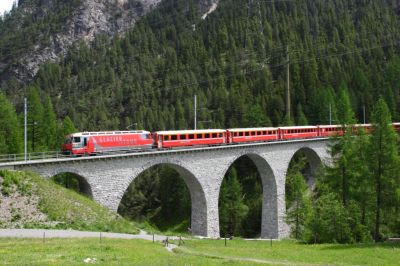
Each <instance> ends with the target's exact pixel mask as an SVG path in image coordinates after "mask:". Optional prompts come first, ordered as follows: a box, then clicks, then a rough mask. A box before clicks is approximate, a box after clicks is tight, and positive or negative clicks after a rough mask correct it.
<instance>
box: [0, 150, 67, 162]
mask: <svg viewBox="0 0 400 266" xmlns="http://www.w3.org/2000/svg"><path fill="white" fill-rule="evenodd" d="M69 157H71V156H70V155H65V154H62V152H61V151H46V152H31V153H28V154H27V155H26V160H27V161H33V160H45V159H57V158H69ZM18 161H25V154H24V153H19V154H0V163H9V162H18Z"/></svg>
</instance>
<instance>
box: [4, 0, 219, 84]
mask: <svg viewBox="0 0 400 266" xmlns="http://www.w3.org/2000/svg"><path fill="white" fill-rule="evenodd" d="M161 1H162V0H72V1H60V0H45V1H38V0H23V1H19V6H18V8H16V9H14V10H12V11H11V12H10V14H8V15H7V16H5V18H3V20H4V21H3V22H2V25H1V26H0V36H1V37H0V47H2V46H3V47H4V46H6V47H4V48H5V49H2V51H1V52H0V81H4V80H8V79H10V78H12V77H13V76H15V78H16V79H17V80H18V81H22V82H27V81H30V80H32V79H33V78H34V76H35V75H36V73H37V72H38V70H39V66H40V65H41V64H42V63H44V62H47V61H49V60H50V61H56V60H57V59H58V58H60V57H61V56H65V55H66V53H67V51H68V48H69V47H71V45H73V44H76V43H78V42H81V41H83V42H85V43H89V42H91V41H93V40H94V38H95V36H96V35H100V34H101V35H106V36H109V37H112V36H115V35H116V34H123V33H124V32H126V31H127V30H128V29H129V28H131V27H133V26H134V25H135V22H136V21H137V20H139V19H140V18H141V17H142V16H143V15H145V14H146V13H147V12H149V11H150V10H152V9H154V8H156V7H157V6H158V5H159V4H160V2H161ZM216 2H218V0H201V1H199V6H200V8H201V10H204V12H206V11H207V10H208V9H209V7H210V6H214V7H215V6H216V4H215V3H216ZM16 31H18V32H19V33H21V34H15V32H16ZM15 42H18V44H17V46H20V48H21V49H18V51H17V53H16V54H15V53H12V54H10V53H7V51H10V50H11V49H10V48H11V47H9V46H10V45H15ZM4 44H5V45H4ZM7 48H8V49H7Z"/></svg>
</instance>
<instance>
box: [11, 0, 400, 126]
mask: <svg viewBox="0 0 400 266" xmlns="http://www.w3.org/2000/svg"><path fill="white" fill-rule="evenodd" d="M199 3H207V4H212V3H215V1H199V0H198V1H195V0H192V1H182V0H165V1H162V2H161V3H160V4H159V5H158V8H157V9H155V10H153V11H151V12H149V13H148V14H147V15H146V16H145V17H143V19H142V20H140V22H139V23H137V24H136V26H135V27H134V28H133V29H130V30H129V31H128V32H126V34H125V35H124V36H117V37H115V38H113V39H111V40H110V39H109V38H103V37H102V36H99V37H98V38H95V39H94V41H93V42H92V43H91V45H90V46H86V45H77V46H75V47H74V48H72V49H70V50H69V51H68V53H67V55H66V56H65V57H64V58H63V59H62V61H61V62H60V63H56V64H54V63H49V64H46V65H44V66H43V67H42V68H41V70H40V71H39V72H38V75H37V76H36V77H35V81H34V83H31V84H30V85H33V86H37V87H38V88H40V90H41V91H42V97H44V95H46V94H48V95H50V96H51V99H52V101H53V105H54V106H55V109H56V113H57V116H58V117H61V118H62V117H65V116H66V115H69V116H70V117H71V118H72V120H73V121H74V123H75V124H76V125H77V127H78V128H79V129H81V130H100V129H101V130H104V129H118V128H119V129H122V128H126V127H127V126H131V125H132V124H135V125H137V126H138V127H141V128H146V129H149V130H157V129H184V128H192V127H193V124H192V121H193V111H192V110H193V105H194V102H193V96H194V94H197V96H198V97H197V98H198V101H199V106H200V107H199V108H200V109H199V113H198V115H199V119H198V120H199V121H200V122H199V125H198V126H199V127H236V126H259V125H270V124H273V125H279V124H288V123H289V124H290V123H293V122H298V121H299V119H298V118H299V117H304V115H305V117H306V118H307V119H308V123H311V124H322V123H329V106H331V109H332V112H333V114H332V118H333V120H335V116H336V115H335V112H336V94H337V91H338V90H339V89H340V88H346V89H348V90H349V91H350V94H351V95H352V101H353V102H352V104H353V108H354V110H355V111H356V112H357V115H358V118H359V119H360V120H361V119H362V117H363V114H362V110H363V106H366V107H367V113H366V118H367V121H368V119H369V112H370V109H369V107H370V106H372V105H373V103H374V101H375V99H377V98H379V96H380V95H382V96H383V97H384V98H385V99H386V100H387V101H388V103H389V105H390V108H391V112H392V114H393V117H394V118H395V119H397V118H398V117H399V113H398V110H399V104H400V96H399V91H400V85H399V84H400V82H399V80H398V78H397V77H398V74H400V70H399V59H398V55H399V43H398V39H399V36H400V23H399V16H398V15H397V13H396V12H397V8H398V6H397V5H396V4H395V2H393V1H391V0H383V1H377V0H369V1H356V0H352V1H345V0H339V1H333V0H329V1H322V0H318V1H311V0H302V1H276V2H268V1H264V2H263V1H261V2H257V1H250V2H249V1H245V0H240V1H232V0H225V1H220V2H219V4H218V8H217V9H216V10H215V11H214V12H212V13H211V14H210V15H208V16H207V18H206V19H204V20H203V19H201V16H203V15H204V13H205V12H206V10H207V9H203V10H202V9H201V8H199ZM209 6H210V5H209ZM287 47H288V48H289V57H290V62H291V64H290V82H291V91H292V93H291V102H292V113H291V116H292V118H293V119H292V121H286V120H285V100H284V99H285V87H286V84H285V83H286V63H287V59H286V58H287V54H286V48H287ZM24 88H25V86H21V85H18V84H15V83H13V82H8V83H6V84H4V85H3V89H4V90H6V92H7V94H8V96H9V98H10V99H11V100H12V102H14V103H19V108H18V109H19V110H21V108H20V106H21V105H20V103H21V97H20V93H21V91H23V90H24ZM83 92H84V93H83ZM71 103H72V104H71ZM303 121H304V120H303Z"/></svg>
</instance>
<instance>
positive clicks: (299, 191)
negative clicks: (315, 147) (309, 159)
mask: <svg viewBox="0 0 400 266" xmlns="http://www.w3.org/2000/svg"><path fill="white" fill-rule="evenodd" d="M304 163H305V161H304V160H300V161H298V162H295V163H294V164H295V165H291V166H290V170H289V173H288V175H287V177H286V206H287V216H286V220H287V222H288V223H289V224H290V225H291V226H292V235H293V236H294V237H295V238H296V239H300V238H302V234H303V231H304V226H305V223H306V221H307V219H308V216H309V215H310V213H311V200H310V197H309V195H310V193H311V192H310V193H309V192H308V191H307V189H308V187H307V183H306V181H305V178H304V176H303V175H302V173H301V169H303V168H304V166H305V164H304Z"/></svg>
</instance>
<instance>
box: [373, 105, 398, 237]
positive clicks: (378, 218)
mask: <svg viewBox="0 0 400 266" xmlns="http://www.w3.org/2000/svg"><path fill="white" fill-rule="evenodd" d="M372 125H373V130H372V136H371V144H370V147H369V154H370V156H369V161H368V166H369V170H370V173H371V177H372V178H373V180H374V183H375V199H376V201H375V204H376V206H375V208H376V209H375V228H374V239H375V241H380V240H381V237H382V235H381V232H380V229H381V224H382V210H383V209H385V208H386V207H387V205H388V204H390V202H387V201H386V200H385V198H391V197H389V196H390V195H393V194H394V193H396V187H391V186H390V184H392V183H394V184H399V182H398V180H399V178H400V177H399V175H400V171H399V166H398V163H399V155H398V147H397V144H398V142H397V135H396V133H395V131H394V129H393V126H392V125H391V116H390V111H389V108H388V106H387V105H386V103H385V101H384V100H383V99H382V98H381V99H379V100H378V102H377V104H376V105H375V107H374V110H373V113H372ZM393 181H394V182H393ZM384 195H385V197H384Z"/></svg>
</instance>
